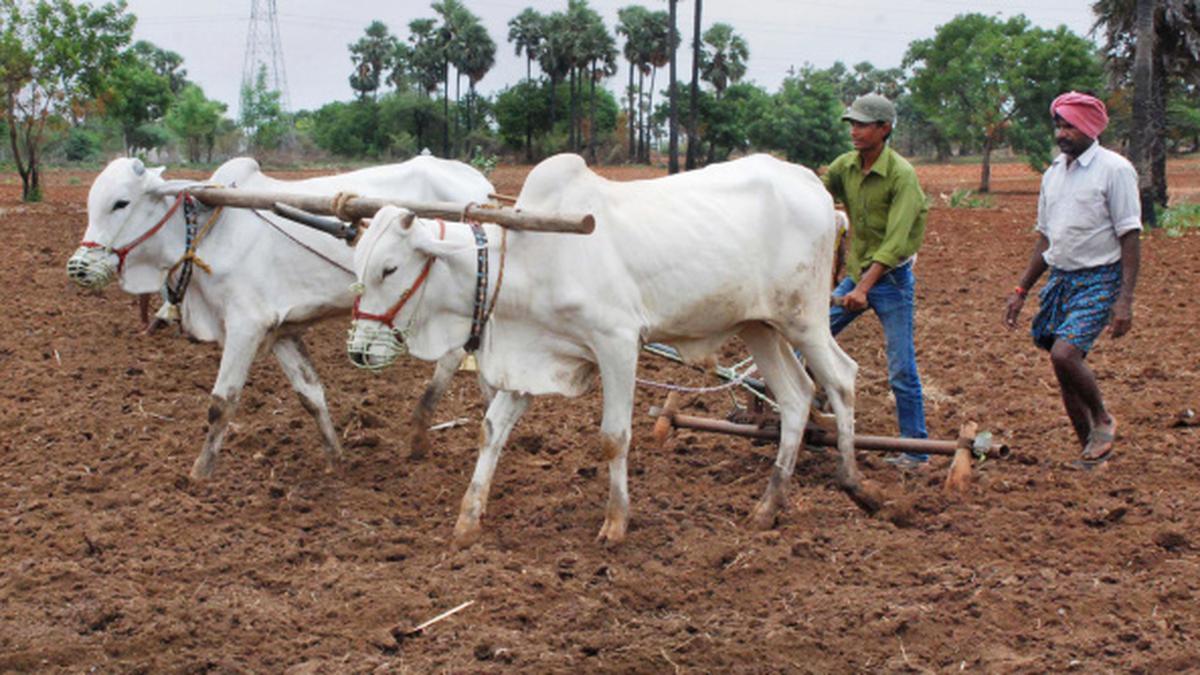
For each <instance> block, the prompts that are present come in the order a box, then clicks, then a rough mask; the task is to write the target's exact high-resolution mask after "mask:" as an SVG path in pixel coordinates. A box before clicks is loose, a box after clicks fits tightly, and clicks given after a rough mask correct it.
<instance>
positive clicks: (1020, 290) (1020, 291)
mask: <svg viewBox="0 0 1200 675" xmlns="http://www.w3.org/2000/svg"><path fill="white" fill-rule="evenodd" d="M1013 293H1016V294H1017V295H1019V296H1021V298H1022V299H1024V298H1025V296H1026V295H1029V291H1028V290H1027V289H1024V288H1021V287H1020V286H1013Z"/></svg>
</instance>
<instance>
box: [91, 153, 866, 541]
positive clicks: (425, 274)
mask: <svg viewBox="0 0 1200 675" xmlns="http://www.w3.org/2000/svg"><path fill="white" fill-rule="evenodd" d="M161 174H162V169H153V170H151V169H147V168H145V167H144V166H143V165H142V164H141V162H139V161H137V160H131V159H119V160H116V161H114V162H113V163H111V164H109V166H108V167H107V168H105V170H104V171H103V172H102V173H101V174H100V176H99V177H98V178H97V179H96V182H95V183H94V185H93V186H92V188H91V192H90V194H89V196H88V227H87V231H86V232H85V234H84V243H83V244H82V245H81V247H80V248H79V250H77V251H76V253H75V254H74V255H73V256H72V257H71V260H70V261H69V263H68V274H69V275H70V276H71V277H72V278H73V279H74V280H75V281H77V282H78V283H80V284H82V285H84V286H88V287H93V288H96V287H101V286H103V285H105V284H106V283H108V282H110V281H111V280H112V279H114V278H119V279H120V283H121V288H122V289H123V290H125V291H126V292H129V293H135V294H144V293H154V292H158V291H159V289H160V288H163V287H164V283H167V284H171V285H172V286H173V287H174V288H176V292H178V288H179V286H180V284H179V278H178V277H179V275H180V274H181V273H182V267H180V265H177V263H181V261H182V260H183V259H184V258H186V257H189V256H187V255H186V252H187V250H188V242H189V241H194V238H193V239H189V236H190V235H189V232H191V233H193V234H195V232H196V231H197V230H198V229H201V228H202V227H203V226H209V227H210V229H209V230H208V231H207V233H206V234H205V235H204V237H203V239H202V240H200V243H199V244H198V245H196V246H193V247H192V251H191V258H192V260H191V262H192V264H193V266H194V267H193V270H192V271H191V274H192V277H191V281H190V285H188V287H187V289H186V293H185V294H184V295H183V298H182V300H181V301H180V303H179V310H180V320H181V322H182V326H183V328H184V330H185V331H187V332H188V333H189V334H190V335H192V336H193V337H195V338H198V339H200V340H206V341H213V340H215V341H217V342H219V343H221V344H223V346H224V351H223V352H222V356H221V365H220V370H219V372H218V375H217V381H216V384H215V385H214V386H213V390H212V396H213V402H212V406H211V408H210V410H209V414H208V416H209V421H210V425H209V430H208V436H207V438H206V439H205V442H204V447H203V449H202V450H201V452H200V455H199V457H198V458H197V459H196V462H195V464H194V466H193V467H192V475H193V477H195V478H204V477H207V476H209V475H210V474H211V473H212V470H213V468H214V466H215V462H216V457H217V453H218V451H219V449H220V446H221V441H222V439H223V437H224V435H225V432H226V430H227V429H228V426H229V422H230V418H231V417H232V415H233V412H234V410H235V408H236V406H237V400H238V395H239V393H240V391H241V388H242V386H243V384H244V383H245V380H246V376H247V372H248V370H249V368H250V364H251V362H252V360H253V359H254V357H255V355H256V354H257V353H258V351H259V349H260V347H264V346H266V347H269V348H270V349H271V350H272V352H273V353H274V354H275V356H276V358H277V359H278V361H279V363H280V365H281V366H282V368H283V371H284V373H285V374H286V375H287V377H288V379H289V380H290V382H291V384H292V385H293V387H295V389H296V391H297V392H298V393H299V396H300V400H301V403H302V404H303V405H304V407H305V409H306V410H308V411H309V412H310V413H311V414H312V415H313V417H314V418H315V419H316V421H317V424H318V426H319V427H320V430H321V435H322V437H323V439H324V446H325V452H326V455H327V457H328V459H329V461H330V462H331V463H334V462H335V461H336V460H337V458H338V457H339V455H340V454H341V447H340V445H339V442H338V436H337V434H336V432H335V430H334V428H333V423H332V421H331V420H330V416H329V411H328V408H327V407H326V403H325V398H324V393H323V390H322V387H321V384H320V381H319V380H318V378H317V374H316V371H315V369H314V368H313V365H312V362H311V360H310V359H309V357H308V355H307V353H306V350H305V347H304V345H303V343H302V342H301V339H300V338H301V334H302V332H303V330H304V328H305V327H306V326H307V325H308V324H310V323H312V322H313V321H315V320H318V319H321V318H324V317H326V316H329V315H331V314H344V313H345V312H346V310H347V309H349V308H350V307H351V306H353V307H354V317H355V318H354V323H353V327H352V329H351V336H350V339H349V343H348V347H349V351H350V356H351V359H352V360H353V361H354V362H355V363H356V364H357V365H360V366H364V367H370V368H374V367H381V366H384V365H387V364H389V363H391V362H392V361H393V360H394V359H395V358H396V357H397V356H398V355H400V354H403V353H408V354H411V355H412V356H415V357H417V358H419V359H422V360H426V361H436V362H437V364H438V365H437V369H436V372H435V375H434V379H433V382H432V383H431V384H430V386H429V388H428V389H427V391H426V392H425V395H424V396H423V397H422V400H421V403H420V405H419V406H418V410H417V411H415V412H414V414H413V428H412V443H413V451H414V452H415V453H417V454H420V453H421V452H422V451H423V450H424V449H425V447H426V444H427V440H426V439H425V433H424V432H425V428H426V426H427V423H428V420H429V417H430V414H431V412H432V409H433V407H434V405H435V404H436V401H437V399H438V398H439V397H440V395H441V393H442V392H443V391H444V390H445V388H446V386H447V384H448V382H449V380H450V378H451V377H452V375H453V372H454V370H455V368H456V366H457V364H458V363H459V361H460V360H461V358H462V356H463V354H464V349H463V348H464V344H465V343H466V342H467V340H468V338H469V337H470V336H471V335H473V334H474V335H476V336H477V338H478V340H477V341H478V352H477V360H478V365H479V374H480V378H481V381H482V383H483V384H484V389H485V391H487V392H488V393H489V394H492V396H491V401H490V404H489V405H488V409H487V413H486V415H485V417H484V420H483V425H482V426H483V428H482V436H481V438H482V447H481V449H480V454H479V458H478V460H477V462H476V465H475V471H474V475H473V476H472V479H471V484H470V486H469V487H468V489H467V491H466V494H465V495H464V496H463V500H462V506H461V509H460V512H459V516H458V521H457V523H456V525H455V530H454V543H455V544H456V545H457V546H466V545H469V544H471V543H472V542H474V541H475V540H476V539H477V538H478V536H479V534H480V518H481V516H482V515H483V513H484V511H485V508H486V504H487V497H488V491H489V488H490V486H491V481H492V477H493V474H494V472H495V468H496V464H497V462H498V460H499V456H500V451H501V449H502V448H503V446H504V444H505V442H506V440H507V438H508V435H509V432H510V431H511V430H512V428H513V426H514V425H515V424H516V422H517V420H518V419H519V418H520V416H521V415H522V413H523V412H524V411H525V410H526V408H527V407H528V405H529V403H530V401H531V399H532V397H533V396H536V395H542V394H561V395H564V396H578V395H581V394H583V393H584V392H586V391H587V390H588V389H589V388H590V387H591V386H592V384H593V381H594V379H595V375H596V374H597V373H599V375H600V381H601V383H602V386H603V395H604V410H603V419H602V420H601V424H600V446H601V450H602V452H603V456H604V457H605V458H606V459H607V461H608V465H609V497H608V504H607V507H606V510H605V519H604V525H603V527H602V528H601V530H600V533H599V539H600V540H601V541H603V542H605V543H617V542H620V541H621V540H622V539H623V538H624V537H625V532H626V528H627V525H628V520H629V497H628V484H627V456H628V451H629V446H630V437H631V421H632V415H633V402H634V387H635V382H636V370H637V360H638V355H639V353H640V347H641V345H643V344H645V343H647V342H663V343H667V344H671V345H673V346H675V347H676V349H678V350H679V352H680V353H681V354H682V355H683V356H684V357H685V358H688V359H690V360H700V359H702V358H704V357H706V356H708V355H710V354H711V353H713V352H714V351H715V350H716V349H717V348H718V347H719V346H720V345H721V344H722V343H723V342H724V341H725V340H726V339H728V338H729V337H731V336H733V335H738V336H739V337H740V338H741V339H742V341H743V342H744V343H745V344H746V346H747V347H748V348H749V350H750V352H751V354H752V355H753V357H754V359H755V362H756V364H757V366H758V368H759V370H760V372H761V373H762V375H763V377H764V379H765V380H766V382H767V384H768V385H769V386H770V387H771V389H772V391H773V392H774V394H775V396H776V397H777V401H778V403H779V405H780V412H781V432H782V433H781V440H780V445H779V452H778V455H777V458H776V462H775V466H774V470H773V472H772V474H771V477H770V479H769V481H768V484H767V488H766V491H765V492H764V494H763V497H762V499H761V500H760V501H759V503H758V504H757V506H756V507H755V509H754V511H753V513H752V514H751V517H750V524H751V525H752V526H754V527H758V528H769V527H772V526H773V525H774V523H775V519H776V517H777V514H778V513H779V511H780V510H781V509H782V508H783V506H784V504H785V503H786V492H787V487H788V483H789V481H790V478H791V475H792V472H793V470H794V467H795V462H796V454H797V451H798V449H799V445H800V442H801V439H802V434H803V430H804V426H805V424H806V422H807V419H808V414H809V408H810V403H811V401H812V398H813V393H814V384H813V381H812V379H810V377H809V375H808V374H807V373H806V370H805V367H803V366H802V365H801V364H800V362H799V361H798V359H797V358H796V356H795V355H794V353H793V351H792V345H794V346H795V347H797V348H798V349H799V350H800V351H801V352H802V353H803V354H804V355H805V357H806V362H807V368H808V369H809V370H810V371H811V373H812V375H813V377H815V378H816V380H817V381H818V382H819V383H820V384H821V385H822V386H823V387H824V389H825V390H826V392H827V395H828V398H829V401H830V403H831V404H832V406H833V409H834V413H835V416H836V419H837V427H838V439H839V442H838V449H839V466H838V471H837V481H838V485H839V486H840V487H841V488H842V489H844V490H845V491H846V492H847V493H848V494H849V495H850V496H851V497H852V498H853V499H854V500H855V501H856V502H858V503H859V505H860V506H862V507H863V508H865V509H867V510H869V511H873V510H875V509H877V508H878V507H879V505H880V496H879V491H878V488H877V487H876V486H873V485H871V484H870V482H869V481H865V480H864V479H863V478H862V476H861V474H860V473H859V471H858V468H857V466H856V464H855V458H854V448H853V441H852V438H853V432H854V380H855V375H856V372H857V365H856V364H855V363H854V361H853V360H851V359H850V357H848V356H847V355H846V354H845V353H844V352H843V351H842V350H841V349H840V348H839V347H838V345H837V343H836V342H835V341H834V339H833V336H832V334H831V333H830V329H829V310H828V306H829V292H830V279H831V271H832V265H833V250H834V240H835V233H836V225H835V216H834V208H833V203H832V201H831V199H830V197H829V195H828V194H827V193H826V191H825V189H824V188H823V187H822V185H821V182H820V180H819V179H818V178H817V177H816V176H815V175H814V174H813V173H812V172H811V171H809V170H808V169H806V168H804V167H800V166H797V165H793V164H789V163H786V162H782V161H779V160H776V159H774V158H771V157H769V156H765V155H756V156H752V157H747V158H744V159H740V160H736V161H732V162H727V163H724V164H718V165H713V166H710V167H708V168H705V169H701V170H698V171H692V172H688V173H685V174H681V175H677V176H670V177H665V178H659V179H654V180H644V181H633V182H611V181H608V180H605V179H604V178H602V177H600V176H597V175H596V174H594V173H592V172H591V171H590V170H589V169H588V168H587V166H586V165H585V163H584V161H583V160H582V159H581V158H580V157H578V156H577V155H558V156H555V157H552V158H550V159H547V160H545V161H544V162H542V163H540V164H538V165H537V166H536V167H535V168H534V169H533V171H532V172H531V173H530V174H529V176H528V178H527V179H526V182H525V185H524V187H523V188H522V190H521V193H520V196H519V197H518V199H517V203H516V208H518V209H525V210H529V211H535V210H536V211H546V212H586V213H591V214H593V215H594V217H595V222H596V229H595V231H594V232H593V233H592V234H590V235H586V236H582V235H575V234H558V233H540V232H526V231H512V232H503V231H502V230H501V229H500V228H499V227H498V226H493V225H487V226H483V227H482V229H481V230H480V228H475V229H474V230H473V229H472V227H471V226H469V225H467V224H464V223H456V222H447V223H442V222H440V221H435V220H424V219H419V218H415V217H414V216H413V214H412V213H410V212H407V211H404V210H402V209H398V208H395V207H385V208H384V209H382V210H380V211H379V212H378V213H377V214H376V216H375V217H374V219H373V221H372V223H371V226H370V227H369V229H368V230H367V232H366V233H365V234H364V235H363V236H362V237H361V239H360V241H359V242H358V243H357V245H356V246H354V247H353V248H351V247H348V246H346V245H345V244H344V243H343V242H341V241H337V240H334V239H333V238H331V237H329V236H327V235H325V234H322V233H319V232H316V231H313V230H309V229H307V228H305V227H303V226H301V225H298V224H294V223H291V222H289V221H280V220H278V219H276V218H274V217H273V216H271V215H267V214H262V213H259V212H256V211H249V210H241V209H228V210H226V211H224V212H223V213H214V212H210V211H208V210H206V209H204V208H203V207H199V206H196V205H194V204H193V205H192V208H191V209H187V208H179V204H181V203H187V202H188V200H187V198H186V197H184V196H183V195H185V194H186V190H187V189H188V188H189V187H192V186H194V185H196V183H195V182H192V181H166V180H164V179H163V178H162V176H161ZM210 182H211V183H215V184H220V185H229V186H237V187H241V188H246V189H258V190H268V191H273V192H281V191H290V192H300V193H306V194H325V195H331V194H333V193H337V192H344V191H346V192H353V193H357V194H360V195H370V196H381V197H390V198H396V199H409V200H414V201H457V202H469V201H475V202H482V201H484V200H485V199H486V198H487V196H488V193H489V192H492V191H493V189H492V186H491V185H490V183H488V181H487V179H486V178H484V177H483V176H482V175H481V174H479V173H478V172H477V171H475V170H474V169H473V168H471V167H469V166H467V165H464V164H461V163H457V162H450V161H446V160H439V159H436V158H432V157H419V158H416V159H413V160H410V161H408V162H405V163H403V164H397V165H391V166H384V167H377V168H371V169H364V170H361V171H355V172H352V173H346V174H341V175H337V176H329V177H322V178H313V179H309V180H303V181H295V182H282V181H277V180H274V179H272V178H269V177H267V176H265V175H263V174H262V173H261V172H260V171H259V168H258V165H257V163H255V162H254V161H253V160H250V159H236V160H232V161H230V162H228V163H226V164H225V165H223V166H222V167H221V168H219V169H218V170H217V171H216V173H215V174H214V175H213V176H212V179H211V181H210ZM196 209H199V210H198V211H197V210H196ZM185 211H188V212H189V213H185ZM189 215H190V218H189V217H188V216H189ZM189 219H190V221H191V222H192V225H189V224H188V222H187V221H188V220H189ZM201 263H203V265H201ZM484 263H486V267H485V266H484ZM481 269H486V270H487V271H486V272H485V273H483V274H482V279H483V280H484V281H486V282H487V283H486V284H481V283H479V282H480V277H481V274H480V270H481ZM355 277H357V283H356V284H354V286H353V287H352V286H351V282H352V281H354V280H355ZM355 292H357V293H358V296H359V297H358V298H357V299H356V298H355ZM481 296H483V297H481Z"/></svg>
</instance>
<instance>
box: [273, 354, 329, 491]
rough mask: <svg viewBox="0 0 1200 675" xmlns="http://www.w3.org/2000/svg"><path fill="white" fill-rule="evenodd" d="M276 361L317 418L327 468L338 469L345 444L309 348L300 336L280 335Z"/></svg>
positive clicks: (308, 409) (307, 408)
mask: <svg viewBox="0 0 1200 675" xmlns="http://www.w3.org/2000/svg"><path fill="white" fill-rule="evenodd" d="M271 351H272V352H274V354H275V358H276V360H278V361H279V366H280V368H282V369H283V374H284V375H286V376H287V379H288V382H291V383H292V388H293V389H295V390H296V394H297V395H298V396H299V398H300V405H302V406H304V409H305V410H307V411H308V414H310V415H312V416H313V419H314V420H316V421H317V428H318V429H320V430H321V441H322V443H323V445H324V448H325V461H326V465H327V469H326V470H327V471H333V470H334V469H336V468H337V465H338V462H339V460H341V458H342V444H341V441H339V440H338V435H337V430H336V429H334V427H333V420H332V419H330V417H329V406H327V405H326V404H325V390H324V388H323V387H322V386H321V380H320V378H319V377H317V369H316V368H314V367H313V363H312V358H311V357H309V355H308V349H307V348H305V346H304V342H303V341H302V340H301V339H300V337H299V336H296V335H290V336H286V337H282V338H280V339H279V340H278V341H276V342H275V344H274V345H272V347H271Z"/></svg>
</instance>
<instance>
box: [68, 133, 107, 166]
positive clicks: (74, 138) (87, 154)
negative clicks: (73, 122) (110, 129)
mask: <svg viewBox="0 0 1200 675" xmlns="http://www.w3.org/2000/svg"><path fill="white" fill-rule="evenodd" d="M64 152H65V153H66V156H67V160H69V161H72V162H87V161H89V160H93V159H96V158H97V157H99V156H100V134H98V133H96V132H95V131H92V130H91V129H84V128H82V127H74V128H72V129H71V131H70V133H69V134H67V142H66V146H65V148H64Z"/></svg>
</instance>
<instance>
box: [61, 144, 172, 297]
mask: <svg viewBox="0 0 1200 675" xmlns="http://www.w3.org/2000/svg"><path fill="white" fill-rule="evenodd" d="M162 172H163V168H162V167H159V168H154V169H150V168H147V167H146V166H145V165H144V164H142V162H141V160H138V159H130V158H124V157H123V158H120V159H116V160H113V161H112V162H110V163H109V165H108V166H107V167H105V168H104V170H103V171H101V172H100V175H99V176H97V177H96V180H95V182H93V183H92V188H91V190H90V191H89V192H88V226H87V230H86V231H85V232H84V235H83V243H82V244H81V245H80V246H79V248H78V249H76V251H75V253H74V254H73V255H72V256H71V257H70V259H69V260H68V261H67V276H68V277H70V278H71V280H72V281H74V282H75V283H77V284H79V285H80V286H84V287H86V288H94V289H98V288H103V287H104V286H107V285H108V284H109V283H111V282H112V280H113V279H115V278H117V277H118V276H120V277H121V280H122V287H124V289H125V290H126V291H129V292H130V293H150V292H154V291H156V290H158V288H159V286H161V284H162V275H161V271H160V270H151V271H149V273H147V272H145V271H138V272H130V270H127V269H125V267H126V266H125V258H126V256H127V255H128V254H129V253H130V251H131V250H132V248H133V247H134V246H136V245H138V244H140V241H139V239H140V238H142V237H144V236H145V235H146V234H147V233H148V232H150V231H151V230H152V229H153V228H154V227H155V225H156V223H159V222H160V221H161V220H163V219H164V218H165V216H166V215H167V213H168V211H169V210H170V208H171V205H172V203H173V202H174V201H175V194H176V193H178V192H179V190H180V189H182V187H183V183H189V184H190V182H188V181H182V182H176V181H172V182H170V183H168V182H167V181H164V180H163V179H162ZM176 183H178V184H176Z"/></svg>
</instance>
